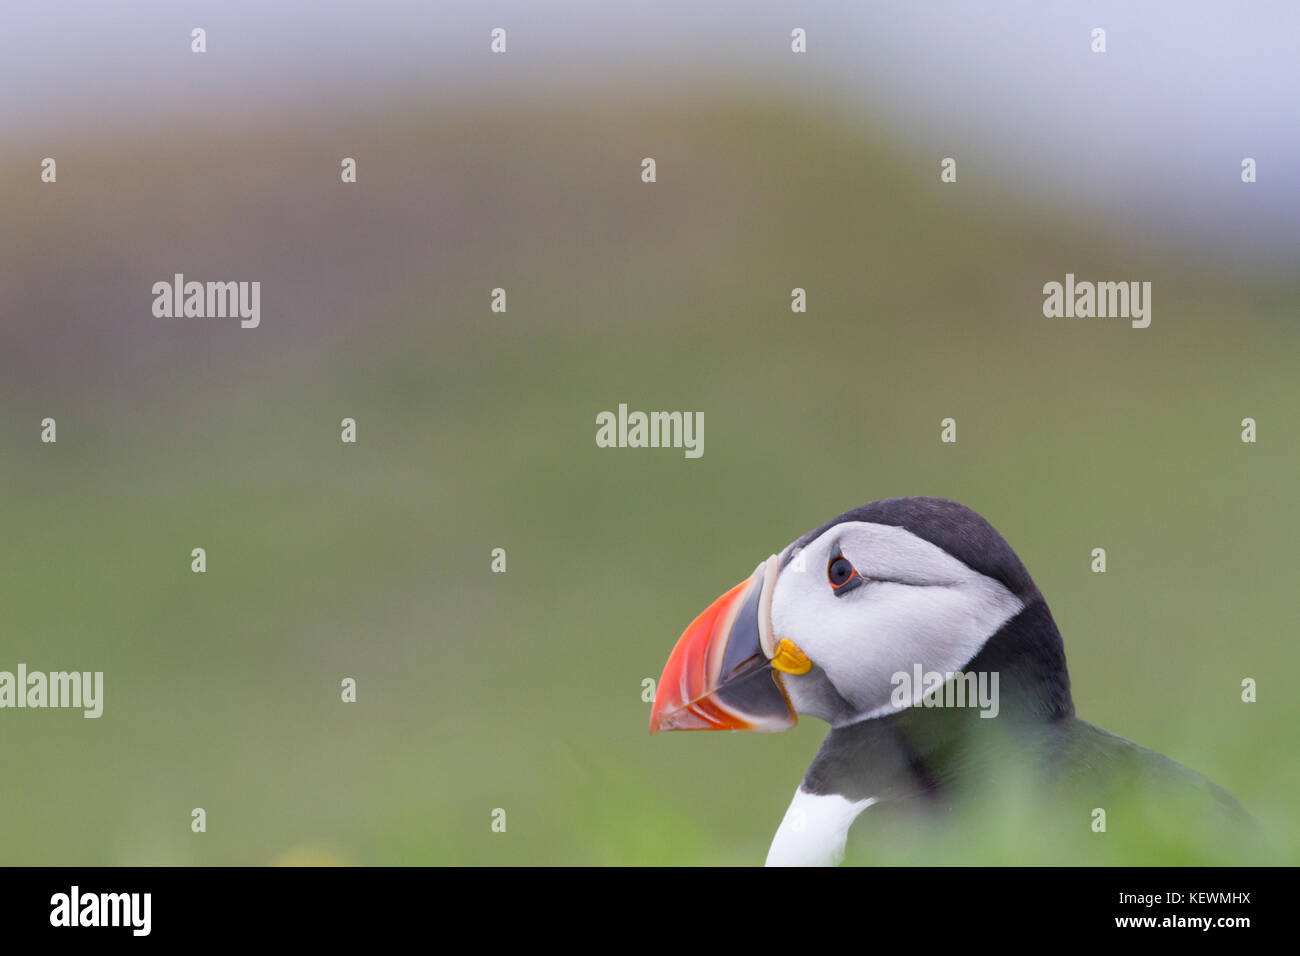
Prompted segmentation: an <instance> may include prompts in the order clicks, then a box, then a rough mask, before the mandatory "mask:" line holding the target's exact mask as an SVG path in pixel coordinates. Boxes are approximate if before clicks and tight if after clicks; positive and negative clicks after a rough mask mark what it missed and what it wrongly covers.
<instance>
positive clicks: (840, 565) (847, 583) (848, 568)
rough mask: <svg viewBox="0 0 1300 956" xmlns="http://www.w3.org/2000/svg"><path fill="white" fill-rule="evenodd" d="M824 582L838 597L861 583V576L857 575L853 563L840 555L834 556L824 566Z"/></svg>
mask: <svg viewBox="0 0 1300 956" xmlns="http://www.w3.org/2000/svg"><path fill="white" fill-rule="evenodd" d="M826 580H827V582H828V583H829V584H830V586H831V590H832V591H834V592H835V594H836V595H837V596H838V595H840V594H844V593H845V592H846V591H852V590H853V589H854V588H855V587H857V586H858V585H859V584H861V583H862V575H860V574H858V569H857V568H855V567H854V566H853V563H852V562H851V561H849V559H848V558H846V557H844V555H842V554H836V555H835V557H833V558H831V559H830V561H828V562H827V564H826Z"/></svg>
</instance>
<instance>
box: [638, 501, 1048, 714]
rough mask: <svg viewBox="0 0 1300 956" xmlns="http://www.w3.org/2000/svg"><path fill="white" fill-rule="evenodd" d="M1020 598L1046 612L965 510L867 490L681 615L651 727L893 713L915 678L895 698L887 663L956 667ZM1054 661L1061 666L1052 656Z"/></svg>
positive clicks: (1002, 548) (917, 690)
mask: <svg viewBox="0 0 1300 956" xmlns="http://www.w3.org/2000/svg"><path fill="white" fill-rule="evenodd" d="M1031 605H1033V606H1035V607H1042V613H1044V614H1045V613H1046V609H1045V605H1043V603H1042V596H1041V595H1040V594H1039V592H1038V589H1037V588H1036V587H1035V585H1034V583H1033V581H1032V580H1031V579H1030V577H1029V573H1028V572H1027V571H1026V570H1025V567H1024V565H1023V564H1022V563H1021V562H1020V559H1019V558H1018V557H1016V554H1015V552H1014V551H1012V550H1011V548H1010V546H1009V545H1008V544H1007V543H1006V541H1004V540H1003V539H1002V536H1001V535H999V534H998V533H997V531H995V530H994V529H993V527H992V526H991V525H990V524H989V523H988V522H987V521H985V520H984V519H983V518H982V517H980V516H979V515H978V514H977V513H975V512H974V511H972V510H971V509H969V508H967V507H965V506H964V505H960V504H957V503H956V502H954V501H948V500H945V499H942V498H891V499H887V500H884V501H876V502H872V503H870V504H867V505H863V506H862V507H861V508H855V509H853V510H852V511H848V512H845V513H844V514H842V515H840V516H839V517H837V518H835V519H833V520H832V521H830V522H827V523H826V524H824V525H822V526H821V527H819V528H816V529H814V530H813V531H810V532H808V533H807V534H805V535H803V536H802V537H800V538H799V539H797V540H796V541H794V542H792V543H791V544H789V545H787V546H786V547H785V548H784V549H783V550H782V551H781V552H780V553H779V554H774V555H772V556H771V557H769V558H767V560H765V561H763V562H761V563H760V564H759V565H758V567H757V568H755V570H754V573H753V574H751V575H750V576H749V578H747V579H746V580H745V581H742V582H741V583H740V584H738V585H736V586H735V587H733V588H732V589H731V590H729V591H727V592H726V593H725V594H723V595H722V596H721V597H720V598H718V599H717V600H716V601H714V602H713V603H712V604H711V605H710V606H709V607H708V608H707V609H706V610H705V611H704V613H702V614H701V615H700V616H699V617H697V618H696V619H695V620H694V621H693V622H692V623H691V625H690V626H689V627H687V629H686V631H685V633H683V634H682V636H681V638H680V639H679V640H678V641H677V645H676V647H674V648H673V651H672V654H671V655H670V656H669V658H668V662H667V664H666V665H665V667H664V672H663V676H662V678H661V679H660V681H659V685H658V692H657V693H656V696H655V702H654V707H653V709H652V711H651V714H650V732H651V733H655V732H657V731H660V730H757V731H779V730H784V729H786V728H788V727H791V726H793V725H794V723H795V722H796V720H797V719H798V716H799V715H800V714H807V715H809V716H813V717H817V718H820V719H822V720H825V721H826V722H827V723H829V724H831V725H832V727H839V726H844V725H847V724H853V723H856V722H858V721H861V720H865V719H870V718H875V717H882V716H885V715H888V714H892V713H895V712H897V711H900V710H902V709H905V708H908V707H912V706H914V705H916V704H918V703H919V702H920V698H921V694H922V687H921V686H920V685H919V682H918V683H917V684H916V685H914V686H913V687H912V689H911V692H910V693H911V696H910V697H909V698H908V699H905V700H901V701H900V700H899V699H898V697H899V695H898V694H897V693H896V692H895V689H896V687H898V686H899V682H898V681H896V680H895V675H897V674H899V673H900V672H901V673H907V674H911V673H912V672H913V670H914V668H915V667H916V666H917V665H919V666H920V667H921V669H922V670H923V671H924V672H939V673H941V674H943V673H950V672H956V671H961V670H962V669H963V668H965V667H966V666H967V665H969V664H970V663H971V662H972V661H973V660H974V659H975V658H976V657H977V656H978V655H980V654H981V652H982V651H984V650H985V648H986V646H987V645H988V644H989V642H990V640H991V639H992V638H993V637H994V636H995V635H997V634H999V632H1001V631H1003V629H1004V628H1005V627H1006V625H1008V622H1010V621H1012V620H1013V619H1015V618H1016V617H1017V616H1018V615H1020V614H1021V612H1022V611H1024V610H1025V609H1026V608H1027V607H1029V606H1031ZM1048 620H1049V621H1050V618H1048ZM1052 631H1053V633H1054V632H1055V628H1054V626H1053V627H1052ZM1056 641H1057V644H1059V635H1057V637H1056ZM1009 650H1010V651H1011V653H1013V654H1014V653H1019V650H1018V649H1017V648H1014V647H1012V648H1009ZM1004 663H1005V662H1004ZM1010 663H1012V664H1014V662H1010ZM1059 666H1060V670H1061V672H1062V674H1063V673H1064V657H1063V654H1062V655H1061V657H1060V665H1059ZM1066 681H1067V683H1066V687H1067V689H1066V691H1065V693H1066V694H1068V678H1066Z"/></svg>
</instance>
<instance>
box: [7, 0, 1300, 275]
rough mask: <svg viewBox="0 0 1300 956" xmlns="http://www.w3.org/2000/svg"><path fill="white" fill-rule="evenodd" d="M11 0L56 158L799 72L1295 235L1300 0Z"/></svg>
mask: <svg viewBox="0 0 1300 956" xmlns="http://www.w3.org/2000/svg"><path fill="white" fill-rule="evenodd" d="M0 10H2V11H3V21H2V24H0V25H2V27H3V32H2V33H0V126H2V127H3V129H4V131H5V136H4V138H3V146H2V147H0V148H2V149H3V151H4V152H5V153H6V154H8V155H10V156H13V155H20V156H21V155H26V154H27V153H28V152H33V151H34V152H36V153H38V154H40V155H45V154H44V153H43V152H42V151H41V150H42V146H43V139H42V138H44V139H49V138H53V136H54V135H57V136H58V138H59V139H60V140H64V139H66V138H67V136H68V135H69V134H71V135H86V136H101V135H102V136H114V135H118V136H122V135H125V134H126V133H127V131H129V130H131V129H133V128H143V129H152V130H155V131H157V130H159V129H160V128H165V126H166V123H167V122H168V120H169V118H177V117H186V118H187V119H188V121H193V120H194V119H195V118H197V117H201V116H210V117H211V121H212V123H213V124H214V125H217V124H220V123H224V122H227V121H228V119H229V118H230V117H231V116H232V114H236V113H239V112H243V111H247V112H249V113H264V112H268V111H274V110H277V109H296V110H302V109H328V108H329V105H330V103H331V102H356V101H361V102H362V103H367V104H369V103H375V104H381V103H385V102H390V101H392V100H394V99H395V98H398V97H400V98H401V99H403V100H418V99H420V98H422V97H427V98H428V99H430V100H439V99H445V100H452V101H457V100H458V101H465V100H467V99H469V98H471V97H480V96H502V95H506V96H512V97H517V98H520V99H523V98H527V97H537V96H551V97H560V98H563V97H573V96H577V95H579V94H580V93H581V92H582V91H585V90H591V89H609V88H610V87H617V86H620V85H630V84H636V83H641V84H655V83H664V82H668V83H672V84H675V85H677V86H678V87H680V86H681V85H682V84H690V85H691V86H692V87H694V88H699V89H707V88H709V87H710V86H713V85H720V84H726V85H727V86H743V85H752V86H754V87H755V88H758V89H765V88H768V89H774V90H779V89H780V88H781V86H782V84H787V83H793V82H796V81H797V82H798V83H800V84H801V89H803V90H807V89H809V88H812V84H816V85H818V86H820V88H821V89H823V90H824V91H825V95H826V96H827V97H828V98H834V99H837V100H840V101H841V102H842V103H843V104H845V105H847V106H848V107H850V108H851V109H853V110H855V111H857V112H859V113H860V114H861V115H862V116H863V119H864V122H871V123H874V124H884V125H885V126H886V127H887V128H888V130H889V131H890V133H891V135H894V136H896V137H897V138H898V139H899V140H900V142H902V143H903V144H904V145H913V146H919V147H923V148H925V149H927V150H934V151H938V152H940V154H941V155H956V156H957V157H958V161H959V164H962V163H966V164H970V163H971V162H972V161H973V162H976V163H979V164H988V165H989V166H996V167H997V176H998V178H999V179H1004V180H1008V181H1013V182H1019V183H1023V185H1024V188H1025V189H1026V190H1027V191H1030V192H1031V193H1034V194H1036V195H1039V196H1041V197H1043V198H1046V199H1052V198H1054V197H1059V196H1060V194H1062V192H1068V194H1069V196H1070V197H1071V199H1070V201H1071V202H1074V203H1076V204H1077V203H1079V202H1080V201H1084V202H1087V203H1089V204H1090V205H1095V206H1096V207H1097V209H1098V210H1100V211H1102V212H1104V211H1106V210H1108V209H1109V210H1115V211H1119V210H1127V211H1129V213H1130V214H1131V211H1132V210H1133V209H1135V208H1136V209H1140V210H1144V211H1149V212H1150V214H1151V215H1152V216H1153V217H1157V218H1159V219H1162V220H1164V221H1166V222H1169V223H1177V224H1178V225H1179V228H1180V229H1182V230H1184V231H1186V232H1187V233H1188V234H1189V235H1194V237H1196V238H1197V239H1198V241H1202V242H1209V243H1219V244H1222V245H1223V246H1224V252H1225V255H1233V256H1240V255H1242V254H1245V255H1247V256H1249V255H1253V254H1260V255H1265V254H1268V255H1273V256H1277V255H1283V256H1285V255H1287V254H1289V253H1290V252H1291V251H1293V250H1295V249H1300V82H1298V81H1300V68H1297V62H1300V54H1298V53H1297V49H1296V46H1295V44H1296V41H1297V38H1300V3H1294V2H1284V0H1277V2H1254V3H1251V2H1245V3H1228V2H1220V3H1207V2H1172V0H1166V2H1147V3H1131V2H1087V3H1082V2H1056V0H1053V2H1045V0H1033V2H1030V0H1021V2H977V0H962V2H942V3H941V2H925V0H911V2H908V0H900V2H866V0H862V2H851V0H827V2H801V3H794V2H766V3H764V2H761V0H759V2H752V0H751V2H740V0H729V2H709V0H691V2H675V0H654V2H651V0H631V2H628V0H623V2H616V0H603V2H594V0H593V2H569V3H553V2H552V3H548V2H545V0H524V2H510V3H493V2H482V0H480V2H452V3H447V2H421V0H352V2H344V3H330V2H325V0H277V2H274V3H270V2H260V0H248V2H242V0H239V2H231V0H219V2H178V0H132V2H130V3H107V2H104V0H59V2H57V3H46V2H37V0H0ZM194 26H202V27H204V28H205V29H206V30H207V33H208V51H209V52H208V53H207V54H205V55H204V57H202V58H200V57H197V56H195V55H193V54H191V53H190V50H189V32H190V29H191V28H192V27H194ZM495 26H502V27H505V28H506V29H507V31H508V35H509V53H508V54H507V55H508V57H509V58H510V59H509V63H508V65H506V64H505V63H504V62H503V60H502V58H500V57H493V56H492V55H491V54H489V53H488V42H489V36H488V34H489V31H490V29H491V28H492V27H495ZM796 26H799V27H803V28H804V29H806V30H807V31H808V47H809V51H808V53H807V55H806V57H804V58H803V59H795V58H794V56H793V54H791V53H790V52H789V33H790V30H791V29H792V28H793V27H796ZM1094 27H1103V28H1105V29H1106V31H1107V47H1108V52H1107V53H1105V54H1104V55H1097V54H1094V53H1092V52H1091V51H1090V49H1089V43H1090V32H1091V30H1092V29H1093V28H1094ZM795 71H799V72H798V73H795ZM1245 156H1252V157H1254V158H1255V159H1256V160H1257V161H1258V164H1259V182H1258V183H1257V184H1255V185H1254V186H1252V187H1245V186H1243V185H1242V184H1241V182H1240V163H1241V159H1242V157H1245ZM965 168H966V169H970V168H971V167H970V166H969V165H967V166H966V167H965ZM1065 181H1068V182H1069V184H1070V185H1069V189H1068V190H1062V188H1061V184H1062V183H1063V182H1065ZM1247 188H1248V189H1252V190H1253V192H1252V193H1250V194H1243V193H1242V192H1241V190H1242V189H1247ZM1243 196H1248V198H1245V199H1243ZM1252 250H1253V251H1252Z"/></svg>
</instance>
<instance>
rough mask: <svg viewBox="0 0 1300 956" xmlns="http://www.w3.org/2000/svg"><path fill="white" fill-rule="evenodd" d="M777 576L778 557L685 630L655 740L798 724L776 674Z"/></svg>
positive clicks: (662, 696) (661, 691)
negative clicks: (665, 734)
mask: <svg viewBox="0 0 1300 956" xmlns="http://www.w3.org/2000/svg"><path fill="white" fill-rule="evenodd" d="M778 573H779V562H778V561H777V559H776V556H775V555H773V556H772V557H771V558H768V559H767V561H766V562H764V563H763V564H761V565H759V566H758V569H757V570H756V571H755V572H754V573H753V575H751V576H750V578H749V579H748V580H746V581H742V582H741V583H740V584H737V585H736V586H735V587H734V588H732V589H731V590H730V591H728V592H727V593H726V594H724V595H722V597H720V598H718V599H717V600H716V601H714V602H713V603H712V604H710V605H709V606H708V608H707V609H706V610H705V611H704V613H703V614H701V615H700V616H699V617H697V618H696V619H695V620H694V621H692V622H691V625H690V627H688V628H686V631H685V633H683V634H682V636H681V637H680V638H678V640H677V646H676V647H674V648H673V652H672V654H670V655H669V656H668V663H667V664H665V665H664V673H663V676H662V677H660V678H659V684H658V690H657V692H656V694H655V702H654V707H653V708H652V709H651V711H650V733H652V734H653V733H657V732H658V731H661V730H757V731H769V732H770V731H778V730H785V729H787V728H789V727H793V726H794V725H795V722H796V721H797V720H798V716H797V715H796V714H795V711H794V707H793V706H791V704H790V698H789V697H788V696H787V695H786V692H785V687H784V685H783V684H782V683H781V677H780V674H779V673H778V672H777V671H776V670H775V669H774V668H773V658H774V657H777V656H778V651H777V649H775V648H774V647H773V641H772V637H771V634H772V626H771V607H772V591H773V589H774V588H775V586H776V576H777V574H778ZM784 643H788V642H784ZM791 646H793V645H791ZM783 669H787V670H788V668H783ZM795 672H798V671H795Z"/></svg>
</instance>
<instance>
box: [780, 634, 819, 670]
mask: <svg viewBox="0 0 1300 956" xmlns="http://www.w3.org/2000/svg"><path fill="white" fill-rule="evenodd" d="M772 666H773V667H774V668H776V669H777V670H779V671H783V672H784V673H786V674H807V673H808V672H809V671H810V670H812V661H810V660H808V656H807V655H806V654H804V652H803V651H801V650H799V645H798V644H796V643H795V642H794V641H789V640H786V639H785V638H784V637H783V638H781V642H780V643H779V644H777V645H776V656H774V657H773V658H772Z"/></svg>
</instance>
